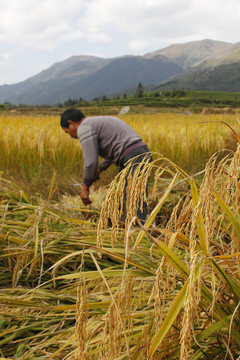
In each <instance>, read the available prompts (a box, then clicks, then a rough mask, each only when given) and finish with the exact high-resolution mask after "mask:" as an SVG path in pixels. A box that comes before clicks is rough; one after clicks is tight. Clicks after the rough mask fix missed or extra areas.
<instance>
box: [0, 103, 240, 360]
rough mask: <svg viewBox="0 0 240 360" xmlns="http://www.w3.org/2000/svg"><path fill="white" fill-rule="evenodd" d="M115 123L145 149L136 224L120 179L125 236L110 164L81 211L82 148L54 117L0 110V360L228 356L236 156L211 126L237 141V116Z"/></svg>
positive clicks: (239, 252)
mask: <svg viewBox="0 0 240 360" xmlns="http://www.w3.org/2000/svg"><path fill="white" fill-rule="evenodd" d="M86 111H87V115H88V113H90V112H91V109H89V108H88V109H86ZM122 119H123V120H124V121H126V122H127V123H128V124H130V125H131V126H132V127H133V128H134V129H135V130H136V131H137V132H138V133H139V134H140V135H141V136H142V138H143V141H145V142H146V143H147V144H148V146H149V148H150V149H151V151H152V153H153V162H152V163H151V164H146V165H145V167H146V168H145V169H144V171H145V174H146V176H149V184H150V186H149V199H148V200H149V201H148V204H149V217H148V219H147V221H146V223H145V225H144V226H140V227H136V226H134V224H133V223H132V218H133V216H134V211H133V209H134V203H133V202H134V196H135V194H137V193H138V191H140V188H141V183H140V182H139V181H138V180H136V179H135V180H133V181H130V182H129V183H130V185H129V189H128V193H129V194H131V196H130V197H129V205H128V206H129V207H128V211H129V214H132V216H131V217H130V218H129V219H128V220H127V224H126V226H125V229H124V228H123V227H122V226H119V224H118V212H117V211H116V209H119V197H118V196H117V195H116V194H119V189H121V181H122V178H121V176H120V175H118V173H117V168H116V167H114V166H111V167H110V168H109V169H108V170H107V171H106V172H105V173H104V174H102V176H101V179H100V180H99V181H98V182H97V183H96V184H94V186H93V187H92V188H91V193H90V197H91V199H92V200H93V204H92V205H90V206H88V207H83V205H82V204H81V202H80V200H79V197H78V196H77V194H78V193H79V186H75V185H73V184H78V183H81V180H82V165H83V157H82V153H81V147H80V145H79V143H78V141H76V140H72V139H70V138H69V137H68V136H67V135H66V134H65V133H64V132H63V131H62V130H61V128H60V126H59V114H51V113H49V114H44V115H42V114H38V113H37V114H36V113H27V114H21V113H8V112H4V113H2V115H1V123H0V134H1V136H0V142H1V147H0V148H1V153H0V170H1V172H2V177H1V182H0V199H1V208H0V211H1V225H0V226H1V233H0V238H1V246H0V249H1V255H0V256H1V258H0V274H1V287H0V304H1V305H0V356H2V358H3V359H21V360H27V359H29V360H30V359H77V360H80V359H92V360H95V359H96V360H97V359H106V360H107V359H116V360H117V359H119V360H120V359H132V360H134V359H142V360H144V359H156V360H157V359H181V360H185V359H194V360H195V359H196V360H197V359H203V358H207V359H237V358H238V357H239V356H240V337H239V327H240V318H239V310H240V308H239V304H240V302H239V299H240V286H239V284H240V279H239V277H240V273H239V269H240V263H239V262H240V225H239V195H240V194H239V165H240V164H239V152H238V151H239V150H237V144H236V139H235V137H234V135H233V133H232V131H231V130H230V129H229V127H227V126H226V125H225V124H223V123H222V122H224V123H227V124H228V125H230V126H231V127H232V128H233V129H235V131H236V132H238V128H239V124H238V121H237V119H238V113H237V114H235V115H229V114H225V115H223V114H211V115H202V114H198V113H195V114H194V113H193V114H191V115H189V114H184V113H182V112H181V111H175V112H169V111H166V112H163V111H161V112H158V113H154V114H149V113H148V114H144V113H140V114H135V113H130V114H127V115H124V116H122ZM112 180H113V181H112ZM111 181H112V182H111ZM132 211H133V213H131V212H132ZM135 225H136V224H135Z"/></svg>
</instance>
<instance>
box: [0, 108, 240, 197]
mask: <svg viewBox="0 0 240 360" xmlns="http://www.w3.org/2000/svg"><path fill="white" fill-rule="evenodd" d="M122 119H123V120H124V121H126V122H127V123H129V124H130V125H131V126H132V127H133V128H134V129H135V130H136V131H137V132H138V133H139V134H140V135H141V136H142V138H143V141H145V142H146V143H147V145H148V147H149V148H150V150H151V151H152V152H153V153H157V154H162V155H164V156H165V157H166V158H168V159H170V160H172V161H173V162H175V163H177V164H178V166H180V167H181V168H183V169H184V170H185V171H187V172H189V173H190V174H193V173H194V172H197V171H200V170H201V169H203V168H204V166H205V163H206V162H207V160H208V159H209V157H210V156H211V155H212V154H213V153H215V152H216V151H219V150H221V149H223V148H225V147H227V148H229V144H230V148H233V149H234V148H236V145H235V147H232V146H233V145H232V144H231V139H233V137H232V134H231V131H230V130H229V129H228V128H227V127H226V126H224V125H223V124H220V123H217V122H212V123H203V122H204V121H226V122H227V123H228V124H229V125H231V126H233V127H234V128H236V127H237V126H238V123H237V117H236V115H225V116H223V115H211V116H210V115H198V114H193V115H192V116H189V115H184V114H176V113H159V114H133V115H125V116H123V117H122ZM227 140H229V141H228V143H227V145H226V141H227ZM233 143H234V141H233ZM0 148H1V153H0V170H1V171H2V172H3V174H5V175H7V176H11V177H12V178H14V179H15V180H16V181H17V182H19V183H20V184H21V185H22V186H23V188H24V189H25V190H26V191H30V192H38V193H44V192H46V189H48V186H49V183H50V180H51V179H52V177H53V174H54V173H55V174H56V179H57V182H58V186H59V189H60V191H61V190H62V191H65V190H66V189H67V190H68V191H70V187H71V184H72V183H74V182H80V181H81V176H82V164H83V157H82V152H81V147H80V145H79V143H78V141H72V140H71V139H70V138H69V137H68V136H67V135H66V134H64V132H63V131H62V130H61V128H60V125H59V117H58V116H52V115H44V116H40V115H39V116H38V115H34V116H29V115H27V116H24V115H18V114H7V115H2V116H1V121H0ZM115 174H116V169H115V167H114V166H113V167H111V168H110V169H109V170H108V171H107V173H106V174H104V176H103V179H104V181H105V182H106V183H109V182H110V181H111V179H112V177H113V176H114V175H115ZM27 189H29V190H27Z"/></svg>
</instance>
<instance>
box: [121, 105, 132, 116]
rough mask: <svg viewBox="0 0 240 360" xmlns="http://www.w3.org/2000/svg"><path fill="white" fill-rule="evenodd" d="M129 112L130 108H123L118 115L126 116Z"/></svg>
mask: <svg viewBox="0 0 240 360" xmlns="http://www.w3.org/2000/svg"><path fill="white" fill-rule="evenodd" d="M129 110H130V106H124V107H123V108H121V110H120V111H119V113H118V115H125V114H127V113H128V112H129Z"/></svg>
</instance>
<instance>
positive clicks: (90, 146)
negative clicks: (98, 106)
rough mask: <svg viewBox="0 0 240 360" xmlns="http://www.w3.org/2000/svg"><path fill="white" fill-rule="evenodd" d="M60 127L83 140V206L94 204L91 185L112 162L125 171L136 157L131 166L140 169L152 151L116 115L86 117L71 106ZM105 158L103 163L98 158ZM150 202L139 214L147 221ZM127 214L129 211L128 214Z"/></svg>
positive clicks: (139, 216)
mask: <svg viewBox="0 0 240 360" xmlns="http://www.w3.org/2000/svg"><path fill="white" fill-rule="evenodd" d="M61 127H62V129H63V130H64V131H65V132H66V133H67V134H69V135H70V136H71V137H72V138H74V139H78V140H79V141H80V144H81V147H82V151H83V157H84V167H83V184H82V189H81V193H80V196H81V199H82V202H83V204H84V205H88V204H91V203H92V201H91V200H90V198H89V192H90V191H89V188H90V186H91V185H92V183H93V182H94V181H96V180H97V179H98V178H99V174H100V173H101V172H102V171H103V170H106V169H107V168H108V167H109V166H110V165H111V164H112V163H114V164H115V165H118V166H119V171H121V170H123V169H124V168H125V166H126V164H127V162H128V161H129V160H130V159H132V158H134V160H133V163H134V164H133V165H132V169H133V171H134V170H135V169H136V168H137V166H138V164H139V163H140V162H142V161H143V159H144V158H146V159H147V158H150V159H151V154H150V152H149V149H148V147H147V145H146V144H145V143H144V142H142V139H141V138H140V136H139V135H138V134H137V133H136V132H135V131H134V130H133V129H132V128H131V127H130V126H129V125H127V124H126V123H125V122H124V121H122V120H121V119H119V118H117V117H113V116H93V117H86V118H85V116H84V115H83V113H82V112H81V111H80V110H77V109H68V110H66V111H64V112H63V114H62V116H61ZM99 156H100V157H101V158H102V161H101V162H100V164H99V163H98V157H99ZM146 215H147V204H146V203H145V202H144V206H143V211H141V210H140V209H139V210H138V213H137V216H138V218H140V219H141V220H145V218H146ZM125 216H126V214H125Z"/></svg>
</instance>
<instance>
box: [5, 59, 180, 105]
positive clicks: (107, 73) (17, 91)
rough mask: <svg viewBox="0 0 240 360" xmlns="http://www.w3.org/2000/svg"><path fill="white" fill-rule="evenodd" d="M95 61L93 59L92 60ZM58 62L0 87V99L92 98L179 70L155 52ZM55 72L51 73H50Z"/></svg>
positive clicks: (38, 102)
mask: <svg viewBox="0 0 240 360" xmlns="http://www.w3.org/2000/svg"><path fill="white" fill-rule="evenodd" d="M94 60H96V58H95V59H94ZM64 65H65V66H64V67H63V66H62V64H58V67H57V66H56V65H55V66H53V67H52V69H51V68H50V69H48V70H45V71H44V72H42V73H40V74H39V75H37V76H36V77H34V78H30V79H28V80H26V81H24V82H22V83H19V84H16V85H4V86H2V87H0V102H5V101H8V102H11V103H14V104H19V103H21V104H30V105H41V104H56V103H57V102H63V101H65V100H67V99H68V98H74V99H75V98H80V97H81V98H84V99H86V100H90V99H93V98H94V97H99V96H103V95H110V94H112V93H117V92H121V91H124V90H125V89H128V88H129V87H136V86H137V84H138V82H142V84H143V85H149V84H153V83H159V82H162V81H164V80H166V79H168V78H169V77H171V76H173V75H176V74H178V73H180V72H181V71H182V68H181V67H180V66H178V65H177V64H175V63H174V62H172V61H171V60H169V59H168V58H166V57H164V56H161V55H156V56H154V57H151V58H150V59H149V58H145V57H143V56H126V57H121V58H113V59H111V60H104V59H101V58H100V59H99V58H98V59H97V60H96V61H93V60H92V59H91V58H89V60H88V61H83V60H82V59H80V61H78V62H75V63H74V64H72V65H71V66H69V67H68V66H66V65H67V63H66V62H65V64H64ZM54 72H55V75H53V73H54Z"/></svg>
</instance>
